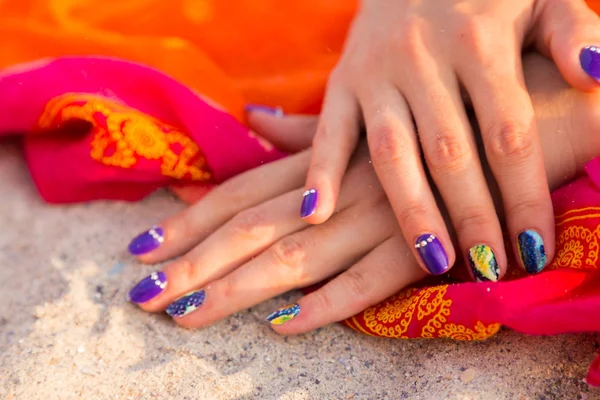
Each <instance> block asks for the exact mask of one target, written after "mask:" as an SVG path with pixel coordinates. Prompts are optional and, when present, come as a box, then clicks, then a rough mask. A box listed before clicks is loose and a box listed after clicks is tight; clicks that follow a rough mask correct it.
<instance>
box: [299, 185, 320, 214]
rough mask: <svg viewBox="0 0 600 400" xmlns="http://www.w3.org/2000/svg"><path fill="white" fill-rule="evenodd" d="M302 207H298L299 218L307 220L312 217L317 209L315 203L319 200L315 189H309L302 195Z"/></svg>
mask: <svg viewBox="0 0 600 400" xmlns="http://www.w3.org/2000/svg"><path fill="white" fill-rule="evenodd" d="M302 196H303V197H302V207H300V218H307V217H310V216H311V215H313V214H314V213H315V211H316V209H317V201H318V200H319V191H318V190H317V189H309V190H307V191H306V192H304V194H303V195H302Z"/></svg>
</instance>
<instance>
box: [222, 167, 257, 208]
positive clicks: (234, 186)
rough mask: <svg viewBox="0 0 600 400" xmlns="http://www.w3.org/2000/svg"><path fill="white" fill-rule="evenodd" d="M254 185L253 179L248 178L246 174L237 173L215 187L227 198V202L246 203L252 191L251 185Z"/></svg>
mask: <svg viewBox="0 0 600 400" xmlns="http://www.w3.org/2000/svg"><path fill="white" fill-rule="evenodd" d="M254 185H256V181H255V180H254V179H248V176H247V175H246V174H242V175H238V176H236V177H234V178H232V179H230V180H228V181H226V182H224V183H222V184H220V185H219V186H218V187H217V188H216V189H215V194H216V191H217V190H218V191H219V193H220V195H221V196H223V197H225V198H226V199H227V204H231V205H236V206H239V205H244V204H246V203H248V198H249V196H248V195H249V194H250V193H252V192H253V191H252V186H254Z"/></svg>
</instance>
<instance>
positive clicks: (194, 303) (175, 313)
mask: <svg viewBox="0 0 600 400" xmlns="http://www.w3.org/2000/svg"><path fill="white" fill-rule="evenodd" d="M205 298H206V292H205V291H204V290H198V291H196V292H191V293H188V294H186V295H185V296H183V297H182V298H180V299H179V300H177V301H175V302H173V303H171V304H170V305H169V307H167V309H166V312H167V314H169V315H170V316H171V317H183V316H184V315H187V314H189V313H191V312H192V311H196V310H197V309H198V307H200V306H201V305H202V304H204V299H205Z"/></svg>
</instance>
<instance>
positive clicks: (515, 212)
mask: <svg viewBox="0 0 600 400" xmlns="http://www.w3.org/2000/svg"><path fill="white" fill-rule="evenodd" d="M540 200H541V199H540V198H539V196H534V197H532V198H530V199H529V198H528V199H525V200H520V201H518V202H516V203H514V204H511V205H509V206H508V207H507V209H506V216H507V218H514V219H515V220H519V219H520V218H521V217H522V216H525V215H527V216H531V215H540V214H542V213H543V212H544V211H545V207H544V206H543V205H542V204H545V203H544V202H542V201H540Z"/></svg>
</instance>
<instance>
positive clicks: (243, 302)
mask: <svg viewBox="0 0 600 400" xmlns="http://www.w3.org/2000/svg"><path fill="white" fill-rule="evenodd" d="M525 64H526V72H527V84H528V88H529V90H530V92H531V93H532V96H533V99H534V107H535V112H536V115H537V116H538V125H539V126H540V132H541V133H542V144H543V146H544V159H545V162H546V170H547V171H548V177H549V185H550V187H551V188H556V187H558V186H560V185H562V184H564V183H566V182H568V181H569V180H571V179H573V178H574V177H575V176H576V175H577V174H578V173H580V172H581V171H582V168H583V165H584V164H585V163H586V162H587V161H589V160H590V159H591V158H593V157H595V156H597V155H598V154H600V136H598V135H597V134H596V133H597V132H598V131H599V130H600V124H599V122H600V114H599V113H598V110H600V107H599V105H600V96H599V95H598V94H586V93H581V92H578V91H575V90H570V89H569V88H568V87H567V86H566V85H565V84H564V82H562V80H561V79H560V78H559V77H558V76H557V74H556V70H555V69H554V66H553V65H552V63H550V62H549V61H548V60H547V59H545V58H544V57H540V56H537V55H531V56H528V57H527V59H526V60H525ZM249 121H250V123H251V125H252V126H253V127H254V129H255V130H256V131H257V132H259V133H260V134H261V135H263V136H264V137H266V138H267V139H269V140H270V141H271V142H273V143H274V144H276V145H277V146H278V147H279V148H282V149H285V150H288V151H290V152H294V151H297V150H298V149H301V148H305V147H307V146H308V145H309V144H310V141H311V139H312V136H313V134H314V132H315V131H316V126H317V125H316V124H317V120H316V118H313V117H297V116H288V117H286V118H275V117H272V116H269V115H266V114H261V113H251V114H250V115H249ZM565 148H567V149H569V151H568V152H565V151H564V149H565ZM309 158H310V153H309V152H303V153H300V154H298V155H296V156H294V157H290V158H288V159H286V160H282V161H279V162H277V163H273V164H269V165H265V166H263V167H261V168H258V169H256V170H253V171H249V172H247V173H246V174H243V175H241V176H239V177H237V178H234V179H232V180H230V181H228V182H227V183H225V184H224V185H222V186H220V187H218V188H216V189H215V190H214V191H213V192H211V193H209V194H208V195H207V197H205V198H204V199H202V200H201V201H200V202H198V203H197V204H196V205H194V206H192V207H190V208H189V209H188V210H186V211H184V212H183V213H181V214H179V215H176V216H174V217H173V218H170V219H168V220H166V221H164V222H163V223H161V224H160V226H161V228H158V227H157V228H155V229H153V231H152V233H145V234H142V235H140V236H139V237H138V238H136V239H135V240H134V241H133V242H132V244H131V246H130V250H133V252H134V253H135V254H139V255H140V259H141V260H142V261H145V262H148V263H154V262H159V261H163V260H166V259H168V258H171V257H175V256H179V255H181V254H184V255H183V256H182V258H181V259H179V260H177V261H175V262H173V263H171V264H169V265H167V267H166V268H165V269H164V270H163V271H162V272H159V273H156V274H154V279H153V278H152V276H151V277H149V278H146V279H144V280H142V281H141V282H140V283H139V284H138V285H137V286H136V287H135V288H134V289H133V290H132V292H131V298H132V300H134V301H136V302H138V303H140V306H141V307H142V308H143V309H144V310H148V311H162V310H165V309H167V308H168V307H169V305H170V304H172V303H173V302H175V304H176V305H175V306H172V307H171V312H172V313H173V314H176V313H177V312H179V313H181V312H185V310H186V308H184V307H182V305H181V304H180V303H178V301H177V300H178V299H179V298H180V297H181V296H184V298H185V300H184V302H185V303H184V305H185V304H187V302H188V301H189V302H191V303H190V308H189V309H187V310H188V311H190V312H189V314H188V315H185V316H183V317H175V321H176V322H177V323H179V324H181V325H184V326H188V327H200V326H205V325H207V324H210V323H211V322H214V321H216V320H218V319H220V318H223V317H225V316H227V315H229V314H231V313H234V312H235V311H238V310H241V309H244V308H245V307H250V306H251V305H254V304H256V303H258V302H260V301H261V300H265V299H267V298H269V297H270V296H273V295H276V294H279V293H282V292H283V291H286V290H287V289H289V288H294V287H300V286H304V285H308V284H310V283H312V282H316V281H319V280H323V279H327V278H328V277H331V276H334V275H335V274H337V273H340V272H341V274H340V275H339V276H338V277H337V278H334V279H333V280H331V281H330V282H329V283H327V284H326V285H325V286H323V287H322V288H321V289H319V290H317V291H315V292H313V293H311V294H309V295H307V296H305V297H303V298H301V299H300V300H299V301H298V303H297V304H298V305H299V307H291V308H287V309H285V311H283V312H282V313H281V314H282V315H279V317H281V318H277V315H278V314H275V316H273V318H272V319H273V321H274V322H275V323H277V322H281V321H283V320H285V319H286V316H285V314H286V313H287V314H288V315H287V317H290V316H293V315H294V313H296V312H297V311H298V310H301V311H300V313H298V314H295V318H293V321H289V322H288V323H286V324H285V325H277V326H275V329H276V330H277V331H278V332H280V333H285V334H293V333H300V332H305V331H308V330H311V329H314V328H317V327H319V326H322V325H325V324H327V323H330V322H333V321H338V320H342V319H345V318H347V317H349V316H351V315H354V314H356V313H358V312H360V311H362V310H364V309H365V308H367V307H368V306H370V305H373V304H375V303H377V302H379V301H381V300H383V299H385V298H387V297H389V295H391V294H395V293H396V292H398V291H399V290H401V289H402V288H404V287H405V286H406V285H409V284H411V283H413V282H415V281H417V280H420V279H421V278H422V277H424V276H425V272H424V271H423V270H422V269H420V268H419V267H418V264H417V262H416V260H415V258H414V257H412V254H411V253H410V249H409V248H408V246H407V245H406V242H405V241H404V239H403V237H402V235H401V234H400V232H399V228H398V227H397V226H396V227H395V228H394V227H393V226H392V227H390V220H392V218H390V216H391V215H392V214H391V211H390V208H389V205H388V206H387V208H386V206H385V202H383V203H382V202H381V197H380V196H381V195H382V189H381V187H380V186H379V185H378V184H377V181H376V180H374V177H373V172H372V170H371V169H370V168H369V165H370V164H369V163H368V158H367V157H366V150H365V148H364V144H363V145H361V146H360V148H359V153H358V154H357V155H356V157H355V158H354V160H353V161H352V163H351V168H350V170H349V172H348V174H347V175H346V176H345V180H344V184H343V185H342V190H341V193H342V195H341V196H340V209H341V210H340V212H339V213H336V214H335V216H334V217H333V218H332V219H331V220H329V221H327V222H326V223H324V224H322V225H319V226H314V227H312V226H309V225H308V224H304V223H302V221H301V220H299V219H298V218H296V217H295V216H294V211H295V209H296V208H295V206H294V196H296V195H297V194H298V193H299V191H300V189H298V188H297V189H294V187H296V186H299V185H301V182H302V179H303V176H304V174H305V172H306V170H307V167H308V160H309ZM365 161H367V162H365ZM386 216H387V217H386ZM369 219H371V221H369ZM392 222H393V221H392ZM375 225H377V228H376V229H373V228H372V227H373V226H375ZM390 232H391V234H390ZM324 237H326V238H327V240H323V238H324ZM157 238H158V239H160V240H157ZM367 248H368V249H369V250H365V249H367ZM142 253H144V254H142ZM357 254H366V255H365V256H364V257H362V258H360V255H359V256H357ZM489 266H490V265H487V267H489ZM471 267H472V268H471V273H472V274H473V277H474V278H475V279H479V280H482V276H483V277H484V278H485V276H486V275H487V274H489V273H491V272H492V271H493V270H492V269H491V268H486V265H484V264H478V265H474V264H471ZM501 275H502V273H501ZM157 282H158V285H157ZM202 289H204V290H202ZM193 291H196V292H195V295H193V296H190V297H186V296H185V294H186V293H189V292H193ZM200 305H202V310H198V311H195V312H192V310H194V307H199V306H200Z"/></svg>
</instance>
